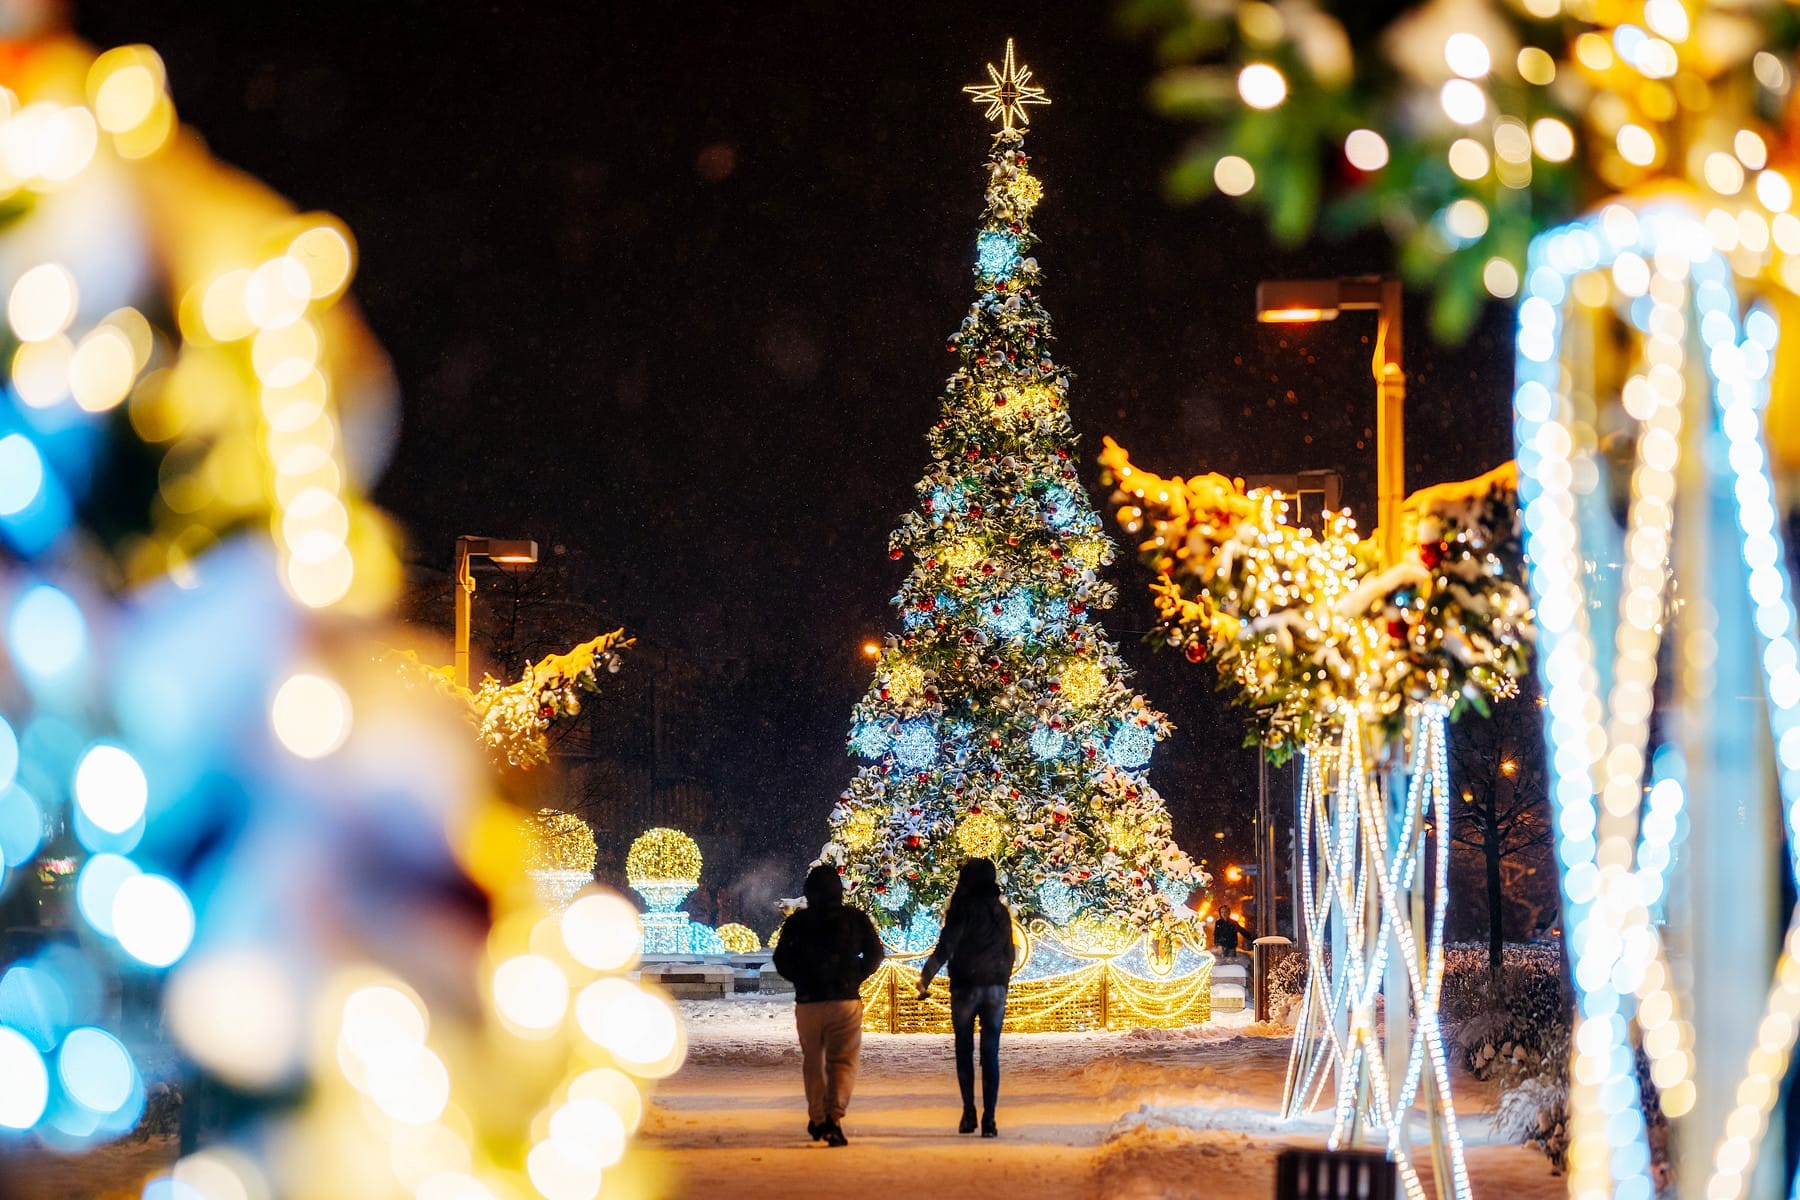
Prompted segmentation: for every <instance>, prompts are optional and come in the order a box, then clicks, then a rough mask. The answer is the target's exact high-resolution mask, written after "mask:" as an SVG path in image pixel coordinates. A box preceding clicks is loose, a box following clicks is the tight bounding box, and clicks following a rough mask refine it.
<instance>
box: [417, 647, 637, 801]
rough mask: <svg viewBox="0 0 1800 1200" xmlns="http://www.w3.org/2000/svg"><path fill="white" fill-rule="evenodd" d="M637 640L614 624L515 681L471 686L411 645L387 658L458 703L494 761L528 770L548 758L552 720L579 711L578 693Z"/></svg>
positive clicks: (595, 687)
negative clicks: (612, 626) (424, 659)
mask: <svg viewBox="0 0 1800 1200" xmlns="http://www.w3.org/2000/svg"><path fill="white" fill-rule="evenodd" d="M636 641H637V639H636V638H628V637H626V636H625V631H624V630H623V629H615V630H613V631H612V632H611V633H603V634H601V635H600V636H599V637H596V638H591V639H589V640H588V641H585V642H583V643H581V644H580V645H579V646H576V647H574V648H573V649H570V650H566V651H564V652H563V653H561V654H550V655H546V656H545V657H543V658H541V659H539V660H538V661H537V662H534V663H532V664H530V665H529V666H527V667H526V668H525V670H524V671H523V672H522V673H521V674H520V676H519V678H518V680H517V681H516V682H514V683H501V682H500V681H499V680H498V679H495V678H494V677H493V676H491V675H486V676H483V677H482V680H481V686H480V687H478V688H473V689H471V688H465V687H463V686H461V685H460V684H458V683H457V682H456V669H455V668H454V667H434V666H431V665H429V664H427V663H425V662H424V661H423V660H421V659H420V658H419V656H418V655H417V654H415V653H413V652H412V651H410V650H400V651H394V652H392V653H391V654H390V655H388V656H387V657H389V658H391V659H392V660H393V661H394V662H396V663H398V664H399V665H400V667H401V669H402V671H403V672H404V673H405V674H406V675H407V676H408V677H410V678H416V679H423V680H425V681H427V682H429V683H430V684H431V686H432V687H433V688H434V689H436V690H437V691H438V692H440V693H442V694H443V695H445V696H447V697H450V698H451V699H453V700H457V701H459V702H461V704H462V705H463V706H464V707H465V708H466V710H467V712H468V715H469V717H470V719H471V720H472V721H473V722H474V723H475V726H476V729H477V730H478V732H479V735H480V738H481V743H482V745H483V746H485V747H486V748H487V751H488V754H489V755H490V756H491V757H492V758H493V760H494V763H495V765H497V766H500V765H504V766H512V767H517V768H519V769H520V770H524V771H529V770H531V769H532V768H533V767H538V766H542V765H544V764H545V763H547V762H549V761H550V730H551V729H552V728H553V727H554V726H555V724H556V722H557V721H559V720H563V719H565V718H572V717H576V716H579V715H580V713H581V693H582V692H590V693H594V692H598V691H599V690H600V672H601V671H602V670H604V671H606V672H607V673H608V674H617V673H618V670H619V662H620V660H619V651H621V650H625V649H628V648H629V647H631V646H632V645H634V644H636Z"/></svg>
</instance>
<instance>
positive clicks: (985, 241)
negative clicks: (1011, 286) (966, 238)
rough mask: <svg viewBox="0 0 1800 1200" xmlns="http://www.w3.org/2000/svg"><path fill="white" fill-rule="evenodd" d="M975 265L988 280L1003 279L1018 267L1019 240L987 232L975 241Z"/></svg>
mask: <svg viewBox="0 0 1800 1200" xmlns="http://www.w3.org/2000/svg"><path fill="white" fill-rule="evenodd" d="M975 265H976V268H977V269H978V270H980V272H981V273H982V274H983V275H985V276H987V277H988V278H989V279H1005V278H1007V277H1008V276H1010V275H1011V274H1012V273H1013V272H1014V271H1016V270H1017V269H1018V267H1019V239H1018V238H1016V237H1014V236H1012V234H1010V233H996V232H994V231H993V230H988V231H986V232H984V233H982V234H981V235H979V236H978V237H977V238H976V239H975Z"/></svg>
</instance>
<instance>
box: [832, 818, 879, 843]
mask: <svg viewBox="0 0 1800 1200" xmlns="http://www.w3.org/2000/svg"><path fill="white" fill-rule="evenodd" d="M880 832H881V818H879V817H877V816H876V815H875V813H874V812H873V811H872V810H870V809H867V808H859V809H857V810H856V811H855V812H852V813H851V814H850V815H849V816H847V817H845V818H844V819H843V821H842V822H841V823H840V824H839V825H838V827H837V840H838V841H840V842H842V843H843V844H844V845H846V846H848V847H849V848H850V849H852V850H867V849H868V848H869V847H870V846H872V845H874V844H875V837H876V835H877V834H878V833H880Z"/></svg>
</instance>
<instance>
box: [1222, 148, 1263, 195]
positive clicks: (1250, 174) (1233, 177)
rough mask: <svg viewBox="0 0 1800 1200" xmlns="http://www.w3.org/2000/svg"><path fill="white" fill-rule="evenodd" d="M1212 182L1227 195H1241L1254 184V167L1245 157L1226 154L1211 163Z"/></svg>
mask: <svg viewBox="0 0 1800 1200" xmlns="http://www.w3.org/2000/svg"><path fill="white" fill-rule="evenodd" d="M1213 184H1214V185H1215V186H1216V187H1217V188H1218V189H1219V190H1220V191H1221V192H1224V193H1225V194H1226V195H1227V196H1242V195H1243V194H1244V193H1245V192H1248V191H1249V190H1250V189H1251V188H1253V187H1255V186H1256V168H1255V167H1252V166H1251V165H1250V163H1249V162H1248V160H1246V159H1242V158H1239V157H1238V156H1237V155H1235V154H1227V155H1226V156H1225V157H1223V158H1221V159H1220V160H1219V161H1218V162H1217V163H1215V164H1213Z"/></svg>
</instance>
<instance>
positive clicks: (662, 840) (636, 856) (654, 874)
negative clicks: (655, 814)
mask: <svg viewBox="0 0 1800 1200" xmlns="http://www.w3.org/2000/svg"><path fill="white" fill-rule="evenodd" d="M701 862H702V860H701V857H700V847H699V846H697V845H695V844H694V839H693V838H691V837H689V836H688V835H687V834H685V833H683V832H681V830H679V829H666V828H658V829H647V830H645V831H644V832H643V833H641V834H639V835H638V839H637V840H636V841H635V842H633V843H631V849H630V850H629V851H627V852H626V855H625V878H626V879H627V880H628V881H630V883H631V886H632V887H636V886H637V885H638V884H640V883H675V882H684V883H686V884H688V885H689V886H690V887H692V886H693V885H695V884H697V883H699V882H700V866H701Z"/></svg>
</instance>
